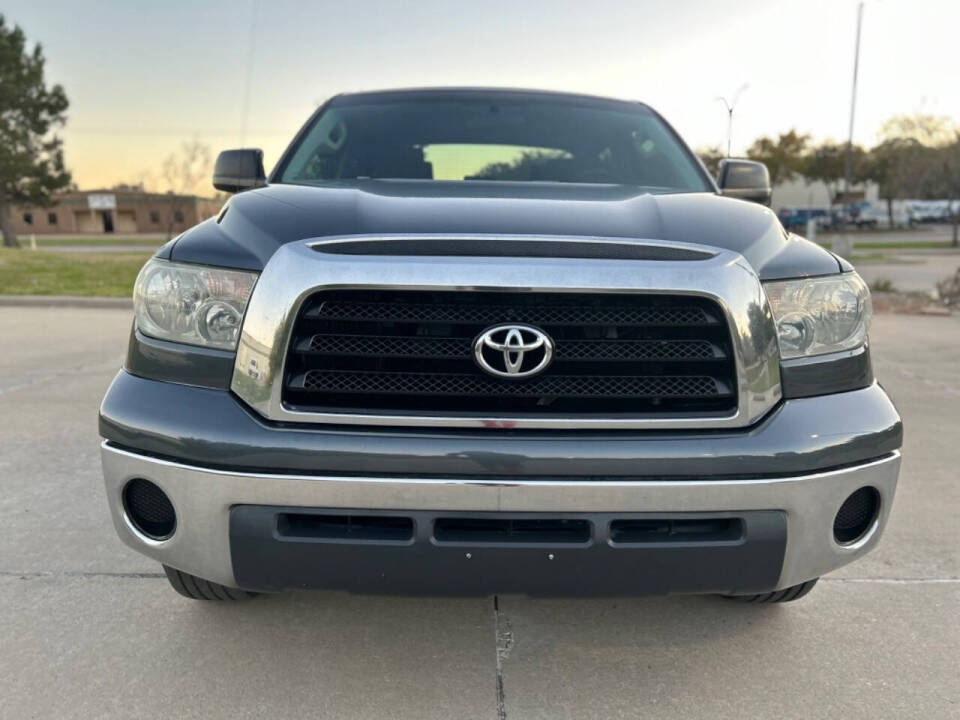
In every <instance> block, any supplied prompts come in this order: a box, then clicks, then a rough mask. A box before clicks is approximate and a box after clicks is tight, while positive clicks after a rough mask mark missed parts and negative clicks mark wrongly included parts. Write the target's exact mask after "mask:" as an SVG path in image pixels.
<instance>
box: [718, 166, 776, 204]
mask: <svg viewBox="0 0 960 720" xmlns="http://www.w3.org/2000/svg"><path fill="white" fill-rule="evenodd" d="M717 185H719V186H720V192H721V194H723V195H725V196H727V197H732V198H738V199H740V200H750V201H751V202H757V203H760V204H761V205H769V204H770V198H771V197H772V195H773V190H772V189H771V187H770V173H769V172H768V171H767V166H766V165H764V164H763V163H761V162H754V161H753V160H721V161H720V169H719V171H718V172H717Z"/></svg>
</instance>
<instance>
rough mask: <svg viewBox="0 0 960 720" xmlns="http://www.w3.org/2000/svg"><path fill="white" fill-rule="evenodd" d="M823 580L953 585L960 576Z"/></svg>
mask: <svg viewBox="0 0 960 720" xmlns="http://www.w3.org/2000/svg"><path fill="white" fill-rule="evenodd" d="M820 580H821V581H822V582H835V583H876V584H878V585H951V584H960V578H955V577H930V578H885V577H877V578H831V577H827V578H820Z"/></svg>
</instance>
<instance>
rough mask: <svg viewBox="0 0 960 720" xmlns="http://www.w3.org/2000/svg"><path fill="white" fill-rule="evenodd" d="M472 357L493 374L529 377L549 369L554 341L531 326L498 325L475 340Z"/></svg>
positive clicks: (508, 376) (509, 376)
mask: <svg viewBox="0 0 960 720" xmlns="http://www.w3.org/2000/svg"><path fill="white" fill-rule="evenodd" d="M473 357H474V359H475V360H476V362H477V365H479V366H480V367H481V368H482V369H483V370H484V371H485V372H488V373H490V374H491V375H496V376H497V377H507V378H528V377H532V376H534V375H537V374H538V373H541V372H543V371H544V370H546V369H547V366H548V365H549V364H550V361H551V360H552V359H553V340H551V339H550V336H549V335H547V334H546V333H545V332H544V331H543V330H540V329H538V328H535V327H532V326H531V325H495V326H493V327H492V328H487V329H486V330H484V331H483V332H482V333H480V336H479V337H478V338H477V339H476V340H475V341H474V343H473Z"/></svg>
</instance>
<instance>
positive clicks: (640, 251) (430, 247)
mask: <svg viewBox="0 0 960 720" xmlns="http://www.w3.org/2000/svg"><path fill="white" fill-rule="evenodd" d="M310 247H311V248H312V249H313V250H315V251H317V252H322V253H328V254H333V255H402V256H404V257H416V256H431V257H530V258H575V259H584V260H667V261H683V260H709V259H710V258H712V257H714V256H715V255H716V253H715V252H711V251H709V250H704V249H697V248H693V247H688V246H682V245H673V244H668V243H661V242H647V241H643V240H632V239H630V238H579V237H542V236H503V235H459V236H458V235H453V236H451V235H436V236H433V235H423V236H408V235H404V236H394V237H391V236H383V235H380V236H375V237H370V236H355V237H345V238H335V239H330V240H318V241H316V242H312V243H310Z"/></svg>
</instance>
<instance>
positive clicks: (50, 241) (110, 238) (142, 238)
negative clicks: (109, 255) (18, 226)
mask: <svg viewBox="0 0 960 720" xmlns="http://www.w3.org/2000/svg"><path fill="white" fill-rule="evenodd" d="M19 240H20V246H21V247H24V248H29V247H30V236H29V235H21V236H20V237H19ZM166 241H167V236H166V235H163V234H156V233H150V234H144V235H53V236H49V235H38V236H37V247H62V246H64V245H83V246H86V247H98V246H102V245H154V246H156V247H160V246H161V245H163V244H164V243H165V242H166Z"/></svg>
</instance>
